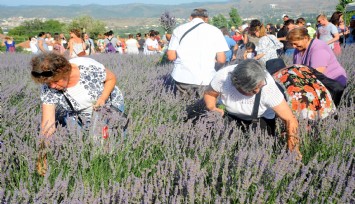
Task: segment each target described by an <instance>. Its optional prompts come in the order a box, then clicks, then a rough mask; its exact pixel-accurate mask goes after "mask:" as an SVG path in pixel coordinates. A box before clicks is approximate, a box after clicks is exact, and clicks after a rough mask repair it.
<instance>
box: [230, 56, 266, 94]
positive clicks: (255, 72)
mask: <svg viewBox="0 0 355 204" xmlns="http://www.w3.org/2000/svg"><path fill="white" fill-rule="evenodd" d="M231 75H232V76H231V78H232V84H233V85H234V86H235V87H236V88H239V89H241V90H242V91H246V92H249V91H251V90H253V89H254V88H255V87H256V86H257V85H258V84H259V83H260V82H261V81H263V80H265V78H266V72H265V69H264V68H263V67H262V66H261V64H260V63H259V62H258V61H256V60H254V59H246V60H244V61H242V62H241V63H240V64H238V65H237V66H236V67H235V68H234V70H233V72H232V73H231Z"/></svg>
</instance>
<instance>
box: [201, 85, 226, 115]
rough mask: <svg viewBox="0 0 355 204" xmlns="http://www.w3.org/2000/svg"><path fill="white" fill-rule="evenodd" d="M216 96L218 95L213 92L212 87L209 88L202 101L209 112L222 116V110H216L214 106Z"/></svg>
mask: <svg viewBox="0 0 355 204" xmlns="http://www.w3.org/2000/svg"><path fill="white" fill-rule="evenodd" d="M218 96H219V93H218V92H217V91H215V90H213V89H212V87H209V88H208V89H207V90H206V91H205V93H204V94H203V99H204V100H205V103H206V107H207V109H208V110H209V111H217V112H219V113H220V114H221V115H222V116H223V115H224V110H223V109H220V108H217V106H216V104H217V98H218Z"/></svg>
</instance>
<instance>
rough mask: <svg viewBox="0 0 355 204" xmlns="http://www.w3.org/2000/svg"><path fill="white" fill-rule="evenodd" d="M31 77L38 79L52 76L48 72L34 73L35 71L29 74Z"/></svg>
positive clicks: (51, 72) (51, 73)
mask: <svg viewBox="0 0 355 204" xmlns="http://www.w3.org/2000/svg"><path fill="white" fill-rule="evenodd" d="M31 74H32V76H34V77H36V78H39V77H51V76H53V75H54V73H53V71H51V70H49V71H43V72H36V71H32V72H31Z"/></svg>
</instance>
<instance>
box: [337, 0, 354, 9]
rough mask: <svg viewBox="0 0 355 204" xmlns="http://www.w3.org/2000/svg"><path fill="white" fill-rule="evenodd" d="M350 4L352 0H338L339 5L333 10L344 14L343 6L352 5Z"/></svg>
mask: <svg viewBox="0 0 355 204" xmlns="http://www.w3.org/2000/svg"><path fill="white" fill-rule="evenodd" d="M352 2H353V0H339V4H338V5H337V6H336V7H335V9H336V10H337V11H341V12H344V11H345V6H346V5H347V4H348V3H352Z"/></svg>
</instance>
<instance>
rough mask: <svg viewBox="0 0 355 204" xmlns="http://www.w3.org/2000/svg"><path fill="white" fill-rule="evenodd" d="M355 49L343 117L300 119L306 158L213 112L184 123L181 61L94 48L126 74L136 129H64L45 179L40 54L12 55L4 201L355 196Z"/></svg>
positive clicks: (53, 143)
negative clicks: (34, 76)
mask: <svg viewBox="0 0 355 204" xmlns="http://www.w3.org/2000/svg"><path fill="white" fill-rule="evenodd" d="M354 51H355V47H347V48H345V49H344V50H343V55H342V56H340V57H339V60H340V61H341V63H342V64H343V65H344V67H345V68H346V70H347V73H348V76H349V85H348V88H347V90H346V96H347V97H346V99H344V101H347V102H348V103H347V104H345V103H344V104H343V105H342V106H341V107H340V108H339V109H338V114H337V116H338V118H337V119H335V118H334V117H329V118H327V119H325V120H323V121H320V122H319V123H318V126H317V129H313V130H311V131H306V129H307V128H306V126H307V122H306V121H300V137H301V152H302V154H303V159H302V161H297V160H296V159H295V157H296V155H294V154H290V153H289V152H287V151H286V146H285V145H286V144H285V139H284V138H282V137H272V136H267V135H265V134H264V133H262V132H260V131H256V132H252V133H249V134H243V133H242V132H241V131H240V130H239V129H238V128H236V127H235V124H234V123H231V124H228V123H225V122H224V120H223V119H222V118H221V117H220V116H218V115H215V114H213V113H210V114H208V115H207V117H204V118H202V119H201V120H199V121H197V123H196V124H195V125H193V124H192V122H191V121H187V122H186V121H184V118H185V116H186V111H185V108H186V106H188V105H189V104H191V103H193V101H192V100H182V98H181V96H179V95H175V94H174V93H173V90H172V89H171V88H170V87H169V77H168V76H169V73H170V72H171V70H172V66H171V65H159V66H156V63H157V61H158V60H159V59H158V56H142V55H137V56H130V55H96V56H93V58H95V59H97V60H98V61H100V62H102V63H103V64H105V65H106V66H107V67H108V68H110V69H112V70H113V71H114V72H115V73H116V75H117V78H118V86H119V87H120V89H121V90H122V91H123V92H124V95H125V105H126V113H127V115H128V117H129V118H130V122H129V128H128V129H127V131H126V132H125V133H123V131H122V130H121V129H115V130H113V131H112V132H111V134H110V137H109V139H108V140H106V141H104V143H101V141H96V140H94V139H92V138H93V136H94V134H95V132H90V131H89V132H84V131H80V130H77V129H76V127H68V128H66V129H64V128H59V129H58V131H57V132H56V133H55V134H54V135H53V137H52V138H50V139H49V143H50V145H49V146H47V147H46V149H45V151H46V152H47V154H48V163H49V169H48V172H47V173H46V175H45V176H44V177H42V176H39V175H38V174H37V172H36V159H37V157H38V154H39V141H40V140H41V139H43V138H41V136H40V135H39V124H40V118H41V111H40V99H39V85H38V84H34V83H33V82H32V81H31V78H30V66H29V61H30V59H31V55H26V54H2V55H0V62H1V63H0V79H1V108H2V110H1V111H2V113H1V114H2V115H1V127H0V128H1V129H0V131H1V137H0V141H1V146H0V203H153V202H154V203H327V202H328V203H354V202H355V198H354V195H355V192H354V191H355V165H354V163H355V137H354V135H355V132H354V129H355V128H354V122H355V121H354V113H355V108H354V102H353V101H352V100H351V97H354V84H355V82H354V78H355V77H354V73H355V69H354V55H353V53H354ZM288 61H289V60H288Z"/></svg>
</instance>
